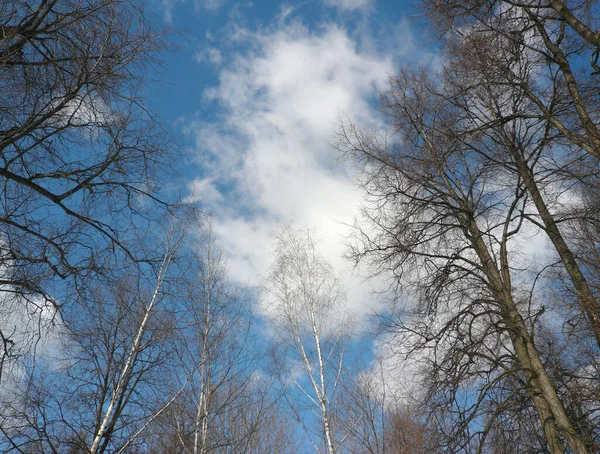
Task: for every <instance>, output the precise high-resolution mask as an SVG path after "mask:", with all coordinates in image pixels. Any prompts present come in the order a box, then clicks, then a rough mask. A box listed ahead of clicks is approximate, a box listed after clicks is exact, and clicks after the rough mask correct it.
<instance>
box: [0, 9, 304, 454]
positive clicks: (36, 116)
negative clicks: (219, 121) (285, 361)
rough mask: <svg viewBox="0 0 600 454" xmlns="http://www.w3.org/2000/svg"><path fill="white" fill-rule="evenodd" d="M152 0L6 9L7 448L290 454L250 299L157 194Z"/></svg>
mask: <svg viewBox="0 0 600 454" xmlns="http://www.w3.org/2000/svg"><path fill="white" fill-rule="evenodd" d="M162 35H163V32H161V31H157V30H155V29H154V28H153V25H152V21H151V20H150V19H149V16H148V14H147V12H146V11H145V10H144V2H136V1H133V0H132V1H129V0H60V1H58V0H35V1H22V0H7V1H2V2H1V4H0V451H2V452H6V453H13V452H14V453H59V452H60V453H67V452H72V453H75V452H87V453H102V452H111V453H125V452H128V453H133V452H148V453H150V452H178V453H179V452H190V453H192V452H193V453H194V454H197V453H208V452H214V453H223V452H255V453H266V452H293V439H294V437H293V434H292V433H291V430H290V429H289V428H288V427H287V426H286V425H285V424H281V425H280V427H279V429H278V430H272V428H270V427H268V426H267V422H268V421H270V420H274V419H278V418H279V416H278V412H279V409H278V407H277V406H276V405H275V403H276V400H275V399H274V397H273V393H272V389H273V387H272V386H271V382H270V381H269V380H268V379H267V378H264V377H263V376H261V375H260V374H258V373H257V371H256V367H257V353H256V352H257V351H258V349H252V348H251V346H252V343H251V338H252V336H251V323H252V320H253V318H254V317H253V313H252V307H253V304H252V300H253V299H252V298H251V297H250V296H249V295H247V294H246V293H244V292H243V291H242V290H241V289H240V288H238V287H237V286H235V285H233V284H232V283H231V282H229V281H228V280H227V277H226V267H225V263H224V260H223V258H222V256H221V252H220V250H219V247H218V244H217V243H216V241H215V238H214V235H213V234H212V232H211V229H210V226H209V224H208V223H207V221H206V219H204V218H201V217H200V218H199V217H198V216H196V215H195V214H194V213H191V214H190V212H189V209H188V208H186V207H183V206H182V205H181V204H179V203H178V202H177V197H176V195H172V194H169V193H167V192H164V191H163V192H162V193H161V192H160V191H159V189H160V188H161V186H162V184H163V183H164V182H165V181H166V177H167V176H169V175H170V169H169V165H168V164H169V161H171V159H170V157H169V153H170V152H171V150H170V149H169V146H168V145H167V144H168V141H167V140H165V139H166V137H165V134H164V132H163V130H162V128H161V127H160V124H159V123H158V122H157V121H156V120H155V119H154V118H153V116H152V115H151V114H150V113H149V112H148V111H147V109H146V108H145V106H144V103H143V100H142V98H141V96H140V93H141V91H142V89H143V84H144V74H145V71H147V70H148V69H149V68H151V67H152V64H153V63H154V62H155V59H156V58H157V55H158V52H159V51H161V50H162V49H163V48H164V47H165V41H164V40H163V36H162Z"/></svg>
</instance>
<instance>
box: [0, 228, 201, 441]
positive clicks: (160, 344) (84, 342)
mask: <svg viewBox="0 0 600 454" xmlns="http://www.w3.org/2000/svg"><path fill="white" fill-rule="evenodd" d="M182 240H183V232H182V231H181V230H179V229H177V228H175V225H172V226H171V228H170V231H169V232H168V233H167V235H166V238H164V242H163V243H161V244H162V245H163V246H164V253H163V260H162V262H161V263H160V264H159V266H158V267H157V268H156V269H152V268H151V267H146V268H145V270H144V269H143V268H142V269H140V268H139V267H130V268H129V270H128V271H129V272H126V273H124V275H123V276H122V280H121V281H120V282H118V284H117V285H114V282H113V281H112V280H111V281H109V283H108V284H106V283H104V285H103V284H102V283H101V282H97V283H96V285H94V286H87V287H86V291H85V293H81V294H80V299H79V301H78V304H77V309H76V310H75V311H74V312H73V313H71V312H69V311H68V310H66V311H65V312H64V314H65V322H64V325H63V330H62V332H61V333H60V345H59V348H57V349H56V351H54V352H53V353H52V355H46V357H43V358H39V357H36V356H32V357H30V358H26V361H25V363H24V373H23V374H22V376H19V377H16V379H15V380H14V381H15V383H14V389H13V390H12V393H13V398H12V399H11V400H10V402H9V403H10V405H4V406H3V408H4V409H5V412H3V415H2V419H1V420H0V430H1V431H2V433H3V434H4V435H5V437H6V438H5V440H3V441H2V442H0V447H1V448H2V450H3V451H6V452H13V451H14V452H28V451H31V452H33V451H35V452H40V453H43V452H63V451H64V452H67V451H74V452H80V451H81V450H85V451H86V452H89V453H102V452H123V451H124V450H125V448H127V447H130V446H135V444H136V443H137V442H138V440H137V439H138V437H139V436H140V435H141V434H142V433H143V432H144V430H145V429H146V428H147V427H148V425H149V424H150V423H152V421H153V420H154V419H155V418H156V417H157V416H158V415H160V414H161V413H162V412H163V411H165V409H167V408H168V407H169V406H170V405H171V404H172V403H173V402H174V400H175V398H176V397H177V396H178V395H179V394H181V392H182V391H183V388H184V387H185V386H186V385H187V382H188V381H189V377H188V380H184V381H183V384H180V385H179V387H178V388H176V389H169V387H168V386H167V385H168V384H170V383H171V382H170V380H168V379H167V377H169V378H171V379H172V378H173V375H172V374H171V373H170V372H169V371H170V370H171V369H172V368H174V367H175V368H179V367H181V365H180V364H179V363H177V362H176V361H174V358H177V355H176V354H175V353H176V352H177V350H178V348H179V346H178V343H177V342H176V340H175V339H176V334H177V331H178V329H179V327H178V326H177V323H176V320H175V318H174V316H173V314H174V313H177V311H176V306H175V305H174V304H173V299H172V298H173V297H175V294H174V292H173V287H174V285H175V284H177V283H178V282H177V281H178V280H180V279H182V278H183V277H182V276H180V275H177V274H174V273H173V269H172V265H173V262H174V259H175V256H176V254H177V253H178V251H179V250H180V247H181V242H182ZM142 271H145V273H144V272H142ZM39 362H42V364H38V363H39Z"/></svg>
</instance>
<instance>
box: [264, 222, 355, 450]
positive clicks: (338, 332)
mask: <svg viewBox="0 0 600 454" xmlns="http://www.w3.org/2000/svg"><path fill="white" fill-rule="evenodd" d="M265 297H266V300H267V303H266V304H267V306H266V310H267V311H269V313H271V314H272V318H273V322H274V325H275V339H276V340H275V342H276V345H275V348H274V352H273V362H274V365H275V370H276V373H277V375H278V377H279V380H280V382H281V384H282V386H283V388H284V393H285V397H286V400H287V401H288V403H289V405H290V408H291V410H292V412H293V414H294V416H295V418H296V419H297V420H298V421H299V422H300V424H301V425H302V427H303V429H304V430H305V433H306V434H307V436H308V438H309V439H310V442H311V443H312V445H313V446H314V448H315V450H316V451H317V452H321V451H320V450H321V448H320V446H321V444H323V445H324V446H325V448H324V450H325V452H327V453H329V454H334V453H336V452H338V451H339V444H340V439H339V437H338V434H337V428H336V427H335V409H336V399H337V393H338V388H339V386H340V380H341V379H342V375H343V373H344V362H343V361H344V351H345V348H346V345H347V342H348V332H349V331H348V329H349V323H348V319H347V313H346V310H345V295H344V292H343V290H342V288H341V287H340V284H339V281H338V279H337V278H336V276H335V273H334V271H333V268H332V267H331V265H330V264H329V263H327V261H326V260H325V259H324V258H323V257H322V256H321V255H320V254H319V252H318V249H317V244H316V242H315V240H314V239H313V237H312V234H311V233H310V232H309V231H307V230H306V231H294V230H293V229H292V228H291V227H286V228H283V229H282V230H281V231H280V232H279V234H278V235H277V237H276V250H275V258H274V262H273V265H272V266H271V268H270V272H269V276H268V279H267V284H266V296H265ZM308 411H314V412H316V413H317V414H318V426H319V429H318V430H314V429H313V428H312V427H311V422H310V420H309V417H308V416H306V414H305V412H308Z"/></svg>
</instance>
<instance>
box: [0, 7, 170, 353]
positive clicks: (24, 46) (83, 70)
mask: <svg viewBox="0 0 600 454" xmlns="http://www.w3.org/2000/svg"><path fill="white" fill-rule="evenodd" d="M159 48H160V34H159V33H157V32H155V31H153V30H152V27H151V26H150V22H149V21H148V20H147V19H146V17H145V15H144V11H143V9H142V8H141V6H140V5H139V4H137V3H136V2H134V1H124V0H92V1H87V0H85V1H84V0H67V1H57V0H36V1H22V0H8V1H4V2H2V5H0V79H1V80H2V90H0V117H1V119H0V156H1V162H0V184H1V187H0V200H1V205H2V209H1V213H0V226H1V227H0V228H1V237H2V238H1V240H0V241H1V245H0V249H1V251H0V268H1V270H2V271H1V273H2V274H1V276H0V284H1V285H2V289H1V290H2V293H3V304H4V305H7V304H12V305H21V306H25V307H27V310H33V309H35V308H36V304H37V303H36V302H37V301H39V298H40V297H41V298H45V299H46V301H47V302H49V303H51V304H56V305H59V304H66V303H68V302H69V301H70V299H69V297H72V296H73V294H74V293H75V292H74V291H73V289H77V288H79V287H80V284H81V282H82V280H83V279H86V278H88V277H90V276H93V275H94V274H97V273H108V272H109V271H110V270H111V269H114V268H115V267H118V266H119V265H118V264H119V263H123V257H127V258H129V259H132V258H133V257H134V251H135V249H134V248H132V242H133V241H135V240H134V237H135V235H134V232H135V230H136V229H137V228H139V229H143V228H144V227H145V225H147V223H146V220H147V219H148V217H149V216H150V214H151V213H153V210H154V215H156V214H158V211H161V210H162V208H166V205H164V204H162V203H161V202H160V201H159V200H158V198H157V192H156V189H157V186H156V183H157V181H156V179H157V178H159V175H160V174H161V173H163V172H165V171H166V170H167V169H168V165H167V162H166V161H165V160H163V156H164V153H163V151H164V146H163V143H164V141H163V137H162V136H163V133H162V132H161V129H160V128H159V127H158V126H157V125H156V123H155V122H154V121H153V119H152V117H151V116H150V115H149V113H148V112H147V111H146V109H145V108H144V105H143V103H142V101H141V99H140V97H139V90H138V83H139V82H140V81H141V78H142V76H143V71H144V69H145V67H146V66H147V65H148V63H150V62H152V60H153V55H155V52H156V51H157V50H158V49H159ZM146 202H152V203H150V204H148V203H146ZM150 205H152V206H153V208H152V209H148V208H149V207H150ZM159 216H160V215H159ZM154 258H155V259H158V260H159V261H160V258H158V257H154ZM135 259H136V260H139V259H144V257H135ZM37 305H39V304H37ZM3 328H5V327H3ZM10 334H11V330H10V328H7V331H5V330H3V334H2V339H3V346H4V348H3V351H2V356H3V358H5V357H6V356H7V355H10V354H11V352H12V353H13V354H15V353H18V348H12V349H11V345H10Z"/></svg>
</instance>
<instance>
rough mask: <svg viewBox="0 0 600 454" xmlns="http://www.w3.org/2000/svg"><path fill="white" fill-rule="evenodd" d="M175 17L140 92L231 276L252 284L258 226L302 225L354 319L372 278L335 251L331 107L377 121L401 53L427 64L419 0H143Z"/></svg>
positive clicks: (346, 213) (336, 166) (166, 18)
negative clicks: (168, 44) (165, 130)
mask: <svg viewBox="0 0 600 454" xmlns="http://www.w3.org/2000/svg"><path fill="white" fill-rule="evenodd" d="M153 7H154V10H155V12H156V15H157V20H159V21H162V23H163V24H166V25H168V26H170V27H172V28H173V29H175V30H177V33H176V34H175V36H174V40H175V42H176V44H177V48H176V49H175V50H174V51H170V52H169V53H168V54H167V55H166V62H165V65H164V69H163V70H161V71H159V72H158V73H157V74H156V77H155V79H156V80H157V81H158V82H156V83H152V84H151V85H150V86H149V90H148V96H149V105H150V107H151V109H152V110H153V111H155V112H156V113H157V114H158V115H159V116H160V117H162V118H163V120H164V121H165V123H166V124H167V125H168V127H169V128H170V129H171V132H172V134H173V135H174V137H175V138H176V140H177V141H179V142H180V143H182V144H183V146H184V147H185V148H186V150H188V151H189V156H190V158H189V160H187V161H186V160H182V161H181V162H178V163H175V167H176V168H177V170H179V171H180V172H181V173H182V174H183V176H184V177H185V179H186V180H185V181H182V182H180V186H182V188H181V189H182V190H184V191H187V192H188V194H191V196H190V197H191V199H192V200H193V201H194V202H196V203H197V204H199V206H201V207H202V208H204V209H205V210H207V211H208V212H210V213H212V214H213V215H214V218H215V230H216V232H217V233H218V235H219V238H220V240H221V242H222V244H223V246H224V248H225V250H226V252H227V254H228V256H229V263H230V265H229V269H230V274H231V277H232V278H233V279H234V280H236V281H239V282H241V283H244V284H249V285H251V286H259V285H260V284H261V279H262V278H263V276H264V273H265V271H266V269H267V268H268V266H269V263H270V261H271V254H272V252H271V251H272V244H273V242H272V238H271V237H272V234H273V233H274V232H275V231H276V230H277V228H278V226H280V225H281V224H283V223H290V224H293V225H295V226H298V227H309V228H311V229H314V231H315V235H316V236H317V237H318V238H319V240H320V243H319V245H320V248H321V251H322V253H323V254H324V255H325V256H326V257H327V258H328V259H329V260H330V261H331V262H332V264H333V265H334V266H335V268H336V269H337V270H338V272H340V273H341V275H342V281H343V283H344V285H345V286H346V287H347V290H348V304H349V309H350V310H351V311H352V312H353V313H354V314H355V318H356V320H357V321H358V324H359V325H362V324H363V323H362V322H363V321H366V320H367V315H368V314H369V313H370V311H371V309H372V308H373V305H374V303H373V301H374V299H373V298H372V295H371V293H372V289H373V285H376V284H374V283H365V282H364V280H363V279H362V278H361V277H360V275H358V274H357V272H356V271H352V270H351V269H350V265H349V264H348V263H347V262H346V261H345V260H344V259H343V255H344V253H345V251H346V249H345V248H346V246H345V242H346V240H347V236H348V234H349V231H350V228H349V225H351V224H352V223H353V221H354V218H355V217H356V216H357V215H358V213H359V208H360V203H361V194H360V191H359V190H358V188H357V184H356V179H355V178H354V171H353V169H352V167H351V166H350V165H348V163H346V162H344V161H343V160H341V159H340V156H339V154H338V152H337V151H336V149H335V148H334V147H333V146H332V144H333V143H334V142H335V132H336V123H337V122H339V120H340V118H342V119H347V120H351V121H353V122H356V123H358V124H359V125H362V126H369V125H375V126H381V119H380V118H379V115H378V112H377V108H376V100H377V93H378V92H379V91H381V90H383V89H385V88H386V83H387V80H388V78H389V77H390V76H391V75H393V74H394V73H395V71H396V70H397V68H398V67H399V66H400V65H401V64H402V65H405V64H411V65H419V64H425V65H427V64H432V63H435V54H434V51H433V50H432V48H431V47H430V46H428V43H427V40H426V39H423V38H422V37H420V36H419V30H420V27H419V22H420V20H421V19H420V15H419V12H418V11H416V10H414V9H412V8H410V7H409V6H407V5H406V4H404V3H402V2H382V1H375V0H312V1H303V2H294V3H286V2H273V1H268V2H251V1H241V2H238V1H233V0H162V1H159V0H154V3H153Z"/></svg>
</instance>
